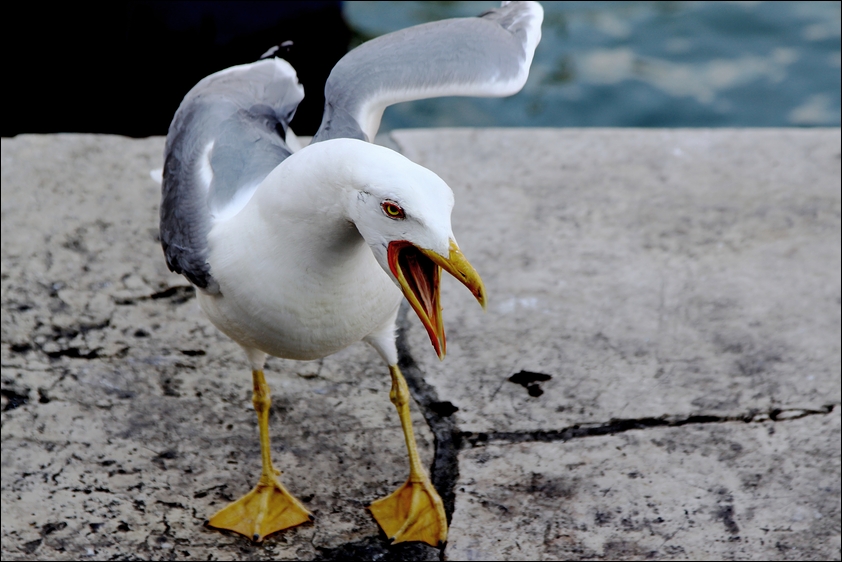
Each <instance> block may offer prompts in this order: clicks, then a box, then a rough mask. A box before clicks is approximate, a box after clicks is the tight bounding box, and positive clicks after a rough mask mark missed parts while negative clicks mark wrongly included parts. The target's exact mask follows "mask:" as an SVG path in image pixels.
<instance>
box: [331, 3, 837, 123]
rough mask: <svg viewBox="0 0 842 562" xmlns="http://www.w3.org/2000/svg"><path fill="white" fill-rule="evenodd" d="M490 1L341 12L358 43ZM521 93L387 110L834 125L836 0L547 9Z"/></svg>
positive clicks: (395, 113)
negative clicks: (500, 97)
mask: <svg viewBox="0 0 842 562" xmlns="http://www.w3.org/2000/svg"><path fill="white" fill-rule="evenodd" d="M496 5H499V4H498V3H495V2H346V3H345V5H344V15H345V18H346V20H347V22H348V24H349V25H350V26H351V28H352V29H353V30H354V31H355V33H356V34H357V37H358V39H359V40H360V41H361V40H365V39H369V38H372V37H376V36H378V35H382V34H384V33H388V32H390V31H394V30H397V29H401V28H404V27H407V26H410V25H415V24H418V23H424V22H427V21H434V20H438V19H443V18H449V17H464V16H474V15H477V14H479V13H481V12H483V11H484V10H486V9H488V8H490V7H494V6H496ZM542 5H543V6H544V10H545V19H544V26H543V39H542V41H541V44H540V45H539V46H538V50H537V52H536V54H535V60H534V62H533V65H532V72H531V74H530V77H529V81H528V82H527V83H526V86H525V87H524V89H523V91H522V92H521V93H520V94H518V95H516V96H514V97H512V98H507V99H472V98H443V99H436V100H423V101H417V102H412V103H407V104H401V105H399V106H394V107H391V108H389V109H388V110H387V111H386V114H385V115H384V118H383V122H382V127H381V130H383V131H386V130H390V129H395V128H402V127H443V126H549V127H564V126H568V127H574V126H629V127H725V126H741V127H743V126H749V127H767V126H816V125H820V126H839V125H840V90H842V87H840V25H841V24H840V3H839V2H727V3H721V2H629V3H627V2H570V3H568V2H542Z"/></svg>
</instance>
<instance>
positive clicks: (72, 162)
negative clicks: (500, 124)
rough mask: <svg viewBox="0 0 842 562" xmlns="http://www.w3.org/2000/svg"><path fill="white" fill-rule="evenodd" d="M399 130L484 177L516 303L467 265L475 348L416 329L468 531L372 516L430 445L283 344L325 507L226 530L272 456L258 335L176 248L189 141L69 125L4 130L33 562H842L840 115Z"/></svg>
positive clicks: (426, 397) (277, 434)
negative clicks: (164, 211)
mask: <svg viewBox="0 0 842 562" xmlns="http://www.w3.org/2000/svg"><path fill="white" fill-rule="evenodd" d="M390 142H391V143H393V144H394V146H396V147H397V148H399V149H400V150H401V151H402V152H403V153H404V154H406V155H407V156H408V157H410V158H411V159H413V160H415V161H417V162H419V163H421V164H423V165H425V166H427V167H429V168H430V169H432V170H434V171H435V172H437V173H438V174H439V175H441V176H442V177H443V178H444V179H445V180H446V181H448V183H449V184H450V185H451V186H452V187H453V189H454V192H455V195H456V202H457V203H456V208H455V210H454V219H453V222H454V231H455V233H456V236H457V239H458V240H459V242H460V245H461V246H462V249H463V250H464V251H465V254H466V255H467V256H468V258H469V259H470V260H471V261H472V263H473V264H474V265H475V266H476V268H477V269H478V271H479V272H480V274H481V275H482V276H483V279H484V280H485V283H486V287H487V289H488V294H489V301H490V302H489V311H488V313H486V314H483V313H482V311H481V310H480V309H479V307H477V305H476V303H475V302H473V300H472V298H471V297H470V295H469V294H468V293H467V292H466V291H465V290H464V289H463V288H461V287H460V286H459V285H458V284H457V283H455V282H451V280H447V279H446V280H445V283H444V296H443V298H444V307H445V310H444V318H445V326H446V328H447V334H448V344H449V345H448V357H447V358H446V359H445V361H444V362H439V361H438V360H437V359H436V358H435V354H434V353H433V351H432V348H431V347H430V345H429V342H428V341H427V340H426V335H425V333H424V330H423V328H422V327H421V326H420V323H419V322H418V321H417V319H415V318H413V317H412V315H411V314H410V315H404V316H403V317H402V320H401V328H402V330H401V332H402V333H401V352H402V365H403V369H404V372H405V374H406V375H407V378H408V380H409V383H410V387H411V390H412V391H413V395H414V397H415V398H416V400H417V404H416V405H415V406H416V407H415V409H414V416H415V427H416V431H417V432H418V433H419V440H420V447H421V450H422V455H423V456H424V462H425V463H426V464H427V465H428V466H430V465H432V468H433V478H434V482H435V483H436V485H437V487H438V488H439V490H440V491H441V492H442V495H443V497H444V498H445V503H446V505H447V506H448V513H449V515H450V514H452V525H451V533H450V538H449V542H448V544H447V546H446V548H445V549H443V550H442V551H438V550H436V549H433V548H428V547H426V546H422V545H409V546H401V545H398V546H394V547H392V546H389V545H387V543H386V541H385V540H384V538H383V537H382V535H379V534H378V530H377V527H376V525H375V524H374V522H373V520H372V519H371V517H370V515H369V514H368V513H367V512H366V511H365V509H364V506H365V505H366V504H367V503H368V502H370V501H372V500H374V499H376V498H378V497H381V496H382V495H385V494H386V493H388V492H389V491H391V490H392V489H393V488H394V487H396V486H397V485H398V484H399V483H400V482H402V480H403V479H404V478H405V472H406V467H405V465H406V460H405V457H404V448H403V443H402V437H401V433H400V428H399V424H398V420H397V415H396V414H395V412H394V409H393V407H392V405H391V404H390V402H389V400H388V386H389V380H388V374H387V371H386V369H384V368H383V367H382V365H381V363H380V360H379V359H378V358H377V357H376V354H375V353H374V352H373V350H370V349H368V348H367V347H365V346H364V345H362V344H360V345H357V346H353V347H351V348H350V349H348V350H345V351H343V352H342V353H339V354H337V355H335V356H332V357H329V358H326V359H324V360H322V361H317V362H309V363H302V362H294V361H284V360H279V359H271V360H270V361H269V363H268V365H267V379H268V381H269V384H270V385H271V386H272V388H273V390H274V404H273V415H272V418H271V421H270V423H271V426H272V432H273V450H274V455H275V459H276V463H277V464H278V465H279V467H280V468H282V470H284V472H285V474H284V477H283V478H284V481H285V483H286V484H287V485H288V487H289V488H290V490H291V491H292V492H293V493H295V494H297V495H298V496H299V497H301V498H302V499H303V500H304V501H305V502H307V506H308V507H309V508H310V509H311V510H312V511H313V512H314V513H315V515H316V517H317V521H316V524H314V525H307V526H302V527H299V528H296V529H293V530H289V531H286V532H283V533H280V534H278V535H276V536H275V537H273V538H270V539H269V540H267V541H266V543H265V544H264V545H262V546H254V545H252V544H250V543H249V542H248V541H246V540H244V539H241V538H239V537H235V536H229V535H225V534H221V533H219V532H216V531H213V530H210V529H207V528H205V527H203V525H202V522H203V521H204V519H205V518H206V517H207V516H208V515H210V514H211V513H212V512H213V511H214V510H215V509H216V508H218V506H220V505H221V504H223V503H224V502H225V501H227V500H228V499H230V498H233V497H236V496H238V495H240V494H242V493H244V492H245V491H247V490H248V489H249V488H250V487H251V485H252V484H253V482H254V479H255V478H256V477H257V474H258V471H259V448H258V443H257V435H256V433H257V432H256V422H255V418H254V414H253V412H252V410H251V403H250V393H251V391H250V381H249V372H248V369H247V367H246V362H245V360H244V358H243V357H242V356H241V352H240V350H239V349H238V348H237V346H236V345H234V344H233V343H231V342H230V341H229V340H227V339H226V338H225V337H224V336H222V335H221V334H219V333H218V332H216V331H215V329H214V328H213V327H212V326H211V325H210V324H209V322H208V321H207V320H206V319H204V318H203V317H202V315H201V313H200V311H199V310H198V307H197V305H196V302H195V298H194V295H193V292H192V290H190V289H189V288H188V287H187V283H186V281H185V280H184V279H183V278H181V277H179V276H175V275H173V274H171V273H169V272H168V271H167V270H166V266H165V264H164V260H163V256H162V253H161V250H160V246H159V244H158V241H157V238H156V237H157V232H156V231H157V208H158V199H159V188H158V187H157V186H156V185H155V184H154V183H153V182H152V181H151V180H150V179H149V175H148V172H149V170H150V169H152V168H157V167H160V166H161V153H162V149H163V139H161V138H151V139H144V140H131V139H125V138H120V137H109V136H94V135H52V136H21V137H16V138H14V139H3V140H2V347H0V358H2V396H3V411H2V557H3V559H4V560H7V559H9V560H35V559H79V558H93V559H109V558H114V559H200V558H201V559H242V558H248V559H272V558H280V559H314V558H315V559H337V558H341V557H346V556H358V557H363V558H369V559H438V558H440V557H443V558H446V559H453V560H457V559H489V558H491V559H559V558H562V559H565V558H586V559H595V558H605V559H641V558H646V559H650V558H658V559H698V558H728V559H757V560H765V559H792V560H797V559H804V558H807V559H839V558H840V478H842V468H841V467H840V245H841V244H842V242H841V241H840V190H839V185H840V132H839V130H838V129H823V130H822V129H814V130H797V129H789V130H772V129H766V130H668V131H665V130H616V129H615V130H608V129H601V130H600V129H594V130H505V131H502V130H481V131H480V130H429V131H398V132H395V133H393V134H392V136H391V139H390ZM513 375H517V376H516V377H515V380H516V381H520V383H521V384H517V383H515V382H511V381H510V380H509V379H510V378H511V377H513ZM425 422H426V423H425Z"/></svg>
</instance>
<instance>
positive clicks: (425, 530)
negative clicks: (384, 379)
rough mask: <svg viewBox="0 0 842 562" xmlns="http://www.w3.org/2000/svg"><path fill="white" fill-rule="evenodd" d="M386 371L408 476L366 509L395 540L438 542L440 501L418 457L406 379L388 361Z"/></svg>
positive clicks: (442, 521)
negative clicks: (389, 381)
mask: <svg viewBox="0 0 842 562" xmlns="http://www.w3.org/2000/svg"><path fill="white" fill-rule="evenodd" d="M389 372H390V373H391V374H392V390H391V392H389V398H391V400H392V404H394V405H395V407H396V408H397V410H398V415H399V416H400V418H401V426H402V427H403V435H404V438H405V439H406V448H407V449H408V450H409V479H408V480H407V481H406V483H405V484H404V485H403V486H401V487H400V488H398V489H397V490H396V491H395V492H393V493H392V494H391V495H389V496H387V497H385V498H383V499H379V500H377V501H375V502H373V503H372V504H371V505H370V506H369V508H368V509H369V510H370V511H371V513H372V515H374V518H375V519H376V520H377V523H378V524H379V525H380V527H381V528H382V529H383V531H385V532H386V535H388V536H389V538H391V539H393V540H394V542H395V543H399V542H407V541H420V542H425V543H427V544H429V545H432V546H438V545H439V543H442V542H444V541H445V540H447V519H446V518H445V514H444V504H443V503H442V501H441V497H440V496H439V494H438V492H436V489H435V488H434V487H433V483H432V482H430V477H429V476H427V471H426V470H424V467H423V466H421V460H420V459H419V458H418V448H417V447H416V445H415V433H414V432H413V431H412V419H411V418H410V416H409V399H410V396H409V388H408V387H407V386H406V380H405V379H404V378H403V374H401V371H400V369H398V366H397V365H389Z"/></svg>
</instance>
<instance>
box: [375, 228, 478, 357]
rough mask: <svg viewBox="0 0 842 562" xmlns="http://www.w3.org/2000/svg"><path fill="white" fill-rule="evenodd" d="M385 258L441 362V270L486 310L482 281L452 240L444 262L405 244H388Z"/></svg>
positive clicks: (426, 251) (411, 245)
mask: <svg viewBox="0 0 842 562" xmlns="http://www.w3.org/2000/svg"><path fill="white" fill-rule="evenodd" d="M388 258H389V268H390V269H391V270H392V275H394V276H395V279H397V280H398V283H399V284H400V287H401V290H402V291H403V294H404V296H405V297H406V300H408V301H409V304H410V305H411V306H412V308H413V310H415V313H416V314H417V315H418V318H420V319H421V323H422V324H424V327H425V328H426V329H427V333H428V334H429V335H430V341H431V342H432V344H433V347H434V348H435V350H436V353H437V354H438V356H439V359H444V354H445V352H446V348H447V342H446V340H445V337H444V324H443V323H442V316H441V299H440V296H439V281H440V279H441V270H442V269H444V270H445V271H447V272H448V273H450V274H451V275H453V276H454V277H455V278H456V279H458V280H459V281H460V282H461V283H462V284H463V285H465V286H466V287H467V288H468V289H469V290H470V291H471V293H473V295H474V297H476V299H477V300H478V301H479V303H480V304H481V305H482V308H483V309H485V287H484V286H483V284H482V279H480V276H479V274H478V273H477V272H476V270H475V269H474V268H473V266H472V265H471V264H470V263H468V260H467V259H466V258H465V256H464V255H463V254H462V251H461V250H459V246H457V245H456V242H454V241H453V240H451V241H450V253H449V255H448V256H447V257H446V258H445V257H444V256H442V255H440V254H438V253H437V252H433V251H432V250H425V249H424V248H419V247H418V246H415V245H414V244H412V243H410V242H407V241H406V240H401V241H397V242H390V243H389V250H388Z"/></svg>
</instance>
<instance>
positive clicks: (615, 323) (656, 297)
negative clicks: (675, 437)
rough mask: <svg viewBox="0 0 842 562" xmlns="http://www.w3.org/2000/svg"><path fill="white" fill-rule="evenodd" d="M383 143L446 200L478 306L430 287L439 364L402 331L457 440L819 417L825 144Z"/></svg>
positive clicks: (637, 134) (552, 138) (451, 287)
mask: <svg viewBox="0 0 842 562" xmlns="http://www.w3.org/2000/svg"><path fill="white" fill-rule="evenodd" d="M392 136H393V138H394V140H395V141H396V142H397V144H398V145H399V147H400V149H401V150H402V151H403V153H404V154H405V155H407V156H408V157H409V158H410V159H412V160H414V161H416V162H418V163H419V164H422V165H424V166H426V167H428V168H430V169H432V170H434V171H436V172H437V173H438V174H439V175H440V176H442V178H443V179H444V180H445V181H447V182H448V183H449V185H450V186H451V187H452V188H453V190H454V194H455V198H456V206H455V209H454V213H453V228H454V232H455V235H456V238H457V240H458V241H459V243H460V245H461V247H462V249H463V251H464V253H465V255H466V256H467V257H468V259H469V260H471V262H472V263H473V264H474V266H475V267H476V268H477V270H478V271H479V272H480V274H481V275H482V277H483V279H484V281H485V285H486V289H487V293H488V302H489V304H488V312H487V313H486V314H483V313H482V311H481V310H480V309H479V308H478V307H477V306H476V303H475V302H474V301H473V299H472V298H471V296H470V294H469V293H468V292H467V291H465V290H464V288H462V287H461V286H460V285H459V284H458V283H457V282H455V280H453V279H449V278H447V276H445V277H446V281H445V283H444V291H443V302H444V305H443V306H444V323H445V327H446V328H447V330H448V356H447V358H446V360H445V361H443V362H440V361H439V360H438V359H437V358H436V356H435V354H434V353H431V352H430V350H429V347H430V346H429V342H428V340H427V336H426V333H425V330H424V329H423V328H422V327H421V325H420V323H418V322H415V323H414V324H413V328H412V330H411V331H410V345H411V348H412V350H413V354H414V356H415V358H416V360H417V361H419V362H420V364H421V369H422V371H424V372H425V374H426V376H427V380H428V382H430V383H431V384H432V385H433V386H435V387H436V388H437V390H438V392H439V394H440V395H441V396H447V397H448V400H450V401H451V402H452V403H453V405H454V406H456V407H458V408H459V411H458V412H457V413H456V414H455V415H456V416H458V418H457V419H458V423H459V425H460V427H461V428H462V429H464V430H467V431H472V432H493V431H498V432H500V431H502V432H506V431H533V430H547V429H562V428H565V427H569V426H572V425H575V424H583V423H604V422H607V421H608V420H610V419H612V418H618V419H636V418H650V417H654V418H657V417H660V416H671V417H686V416H690V415H717V416H742V415H746V414H747V413H750V412H753V411H769V410H771V409H774V408H776V407H779V406H781V405H784V406H785V407H796V408H812V409H818V408H821V407H823V406H824V405H826V404H830V403H838V401H839V396H840V369H839V365H840V190H839V181H840V135H839V130H838V129H834V130H798V129H787V130H773V129H764V130H619V129H610V130H552V129H545V130H540V129H539V130H536V129H528V130H527V129H520V130H512V131H483V130H417V131H398V132H394V133H393V135H392ZM521 371H527V372H531V373H539V374H546V375H551V376H552V379H551V380H548V381H546V382H536V383H535V384H534V386H533V388H529V385H528V384H527V385H525V386H526V388H525V387H524V386H521V385H518V384H513V383H512V382H509V381H508V380H507V379H509V377H511V376H512V375H514V374H517V373H519V372H521ZM530 391H531V392H530Z"/></svg>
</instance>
